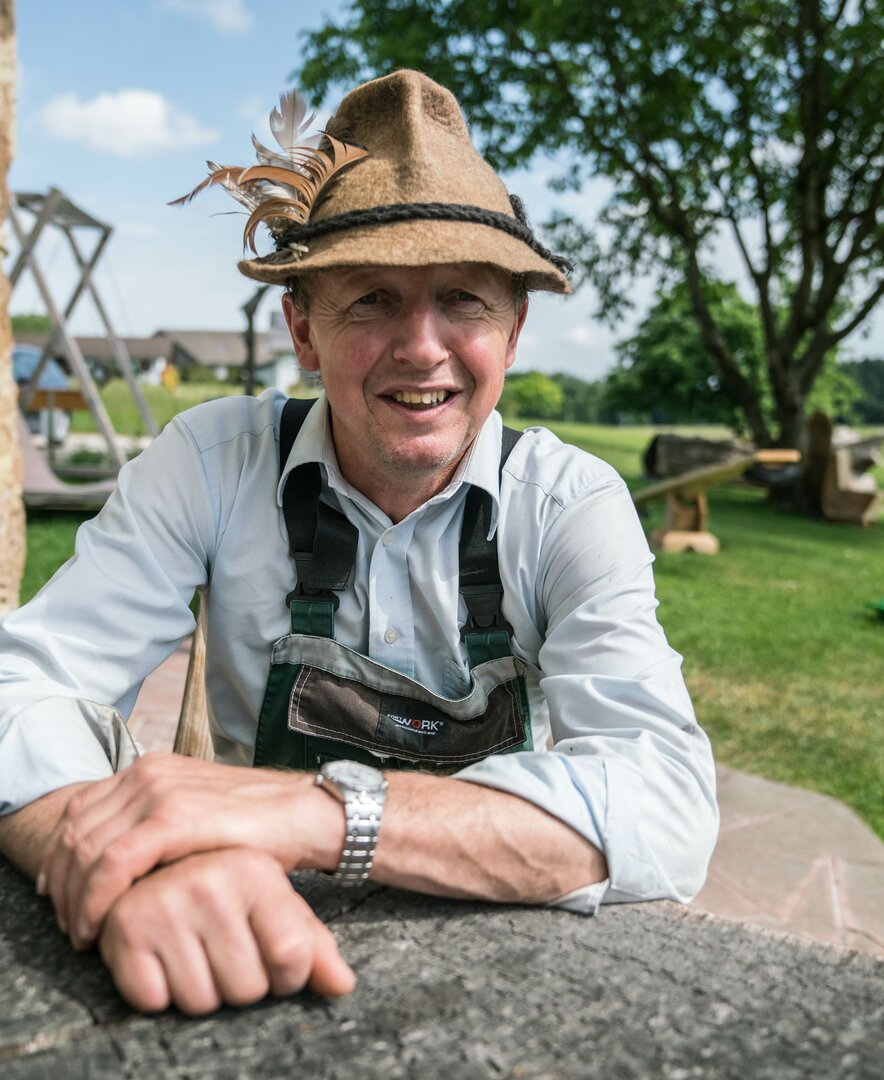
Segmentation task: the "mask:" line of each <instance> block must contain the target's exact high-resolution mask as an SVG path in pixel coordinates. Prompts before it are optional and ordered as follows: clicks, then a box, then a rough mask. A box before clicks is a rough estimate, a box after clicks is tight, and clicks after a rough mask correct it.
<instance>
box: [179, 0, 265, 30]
mask: <svg viewBox="0 0 884 1080" xmlns="http://www.w3.org/2000/svg"><path fill="white" fill-rule="evenodd" d="M161 7H164V8H168V9H169V10H170V11H178V12H180V13H181V14H182V15H190V16H191V18H194V19H200V20H201V21H203V22H207V23H209V24H210V25H211V26H213V27H214V28H215V29H216V30H221V31H223V32H224V33H227V34H236V33H239V32H241V31H243V30H248V29H249V27H250V26H251V25H252V23H253V22H254V16H253V15H252V13H251V11H249V9H248V8H247V7H246V6H245V4H244V3H243V0H162V3H161Z"/></svg>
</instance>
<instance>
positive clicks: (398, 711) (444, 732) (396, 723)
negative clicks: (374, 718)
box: [377, 697, 452, 754]
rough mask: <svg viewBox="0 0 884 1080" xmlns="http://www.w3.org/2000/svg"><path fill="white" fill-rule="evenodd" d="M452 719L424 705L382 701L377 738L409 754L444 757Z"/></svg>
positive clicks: (400, 699)
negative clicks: (418, 751) (421, 752)
mask: <svg viewBox="0 0 884 1080" xmlns="http://www.w3.org/2000/svg"><path fill="white" fill-rule="evenodd" d="M451 723H452V721H451V718H450V717H448V716H446V715H445V713H443V712H440V711H439V710H438V709H434V708H433V706H432V705H427V704H425V703H424V702H422V701H413V700H411V699H410V698H404V697H382V698H381V704H380V710H379V716H378V730H377V734H378V738H379V739H382V740H383V741H384V742H388V743H393V744H394V745H396V746H401V747H402V748H403V749H408V750H422V751H424V752H425V753H428V754H440V753H445V752H446V751H447V749H448V743H449V740H450V738H451Z"/></svg>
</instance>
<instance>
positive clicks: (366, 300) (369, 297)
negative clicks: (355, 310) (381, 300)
mask: <svg viewBox="0 0 884 1080" xmlns="http://www.w3.org/2000/svg"><path fill="white" fill-rule="evenodd" d="M377 302H378V294H377V293H376V292H369V293H366V294H365V296H360V297H359V299H358V300H357V301H356V303H357V304H366V305H367V304H376V303H377Z"/></svg>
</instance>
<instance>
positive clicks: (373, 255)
mask: <svg viewBox="0 0 884 1080" xmlns="http://www.w3.org/2000/svg"><path fill="white" fill-rule="evenodd" d="M302 120H303V113H302V111H299V108H298V107H297V106H296V104H295V103H294V102H293V99H286V100H284V101H283V102H282V103H281V109H280V110H279V111H278V112H275V113H274V118H273V121H274V122H273V126H274V131H275V133H276V134H277V138H278V141H279V142H280V145H281V148H282V154H279V153H277V152H275V151H274V152H270V151H266V150H265V149H264V148H259V158H260V161H261V165H260V166H259V167H258V168H257V169H254V170H246V171H242V170H234V169H217V168H216V169H214V171H213V173H212V177H211V179H212V180H214V181H217V182H220V183H222V184H224V186H226V187H228V189H229V190H232V193H233V194H235V195H236V196H237V197H238V198H240V199H241V201H244V202H245V203H246V204H247V206H248V207H249V210H250V211H251V216H250V220H249V224H248V225H247V235H248V236H251V235H252V233H253V226H255V225H256V224H257V223H259V222H260V221H266V222H267V223H268V224H269V225H270V228H271V232H272V233H273V235H274V239H275V241H276V246H277V250H276V251H275V252H274V253H273V254H272V255H269V256H265V257H263V258H254V259H251V260H247V261H245V262H243V263H242V264H241V269H242V270H243V271H244V272H245V273H246V274H248V275H249V276H251V277H253V278H256V279H257V280H261V281H267V282H278V283H283V284H286V285H287V291H286V296H285V298H284V300H283V307H284V311H285V314H286V318H287V320H288V324H289V327H290V330H291V334H292V339H293V341H294V345H295V349H296V351H297V354H298V358H299V362H300V364H301V366H302V367H303V368H304V369H305V370H307V371H311V372H318V373H319V374H321V376H322V381H323V386H324V394H323V396H322V397H321V398H320V400H319V402H318V403H317V404H316V405H315V406H314V407H313V408H312V409H310V410H309V412H308V413H307V414H306V415H304V414H303V412H302V413H301V414H300V415H298V416H296V417H293V416H292V415H291V406H289V408H288V411H286V413H285V415H283V413H284V410H283V405H284V401H283V398H282V396H281V395H279V394H276V393H274V392H268V393H265V394H263V395H261V397H260V398H258V399H256V400H255V399H245V398H243V399H235V400H233V399H228V400H226V401H221V402H213V403H209V404H208V405H206V406H202V407H200V408H198V409H196V410H192V411H191V412H189V413H187V414H184V415H183V416H182V417H180V418H179V419H178V420H177V421H175V422H174V423H173V424H171V425H169V427H168V428H167V429H166V431H165V432H164V433H163V435H162V436H161V437H160V438H159V439H157V440H156V441H155V442H154V444H153V445H152V446H151V447H150V448H149V449H148V450H147V451H145V453H144V454H143V455H141V457H140V458H139V459H137V460H136V461H135V462H133V463H132V464H131V465H130V466H128V467H127V469H125V470H123V472H122V473H121V475H120V483H119V490H118V492H117V493H116V494H115V496H114V497H113V498H112V499H111V500H110V501H109V502H108V504H107V506H106V507H105V509H104V510H103V512H102V513H101V514H100V515H99V516H98V518H97V519H95V521H93V522H90V523H88V524H87V525H85V526H84V527H83V528H82V529H81V531H80V534H79V536H78V541H77V552H76V555H75V557H74V559H73V560H72V561H71V562H70V563H68V564H67V566H66V567H64V568H63V569H62V570H61V571H60V572H59V574H58V575H57V576H56V578H55V579H53V581H52V582H51V583H50V584H49V585H48V586H47V587H46V589H44V590H43V591H42V592H41V593H40V594H39V596H38V597H36V598H35V599H34V600H33V601H32V602H31V603H30V604H29V605H27V606H26V607H25V608H24V609H22V610H21V611H19V612H17V613H15V614H13V615H12V616H10V617H9V618H8V619H7V620H6V623H5V625H4V629H3V637H2V641H0V644H2V646H3V649H4V651H5V652H6V654H7V655H6V658H5V659H4V662H3V666H2V672H0V679H2V681H0V809H2V811H3V813H4V814H5V815H6V816H5V817H3V818H0V844H2V847H3V850H4V851H5V852H6V853H7V854H8V855H9V856H10V857H11V858H13V859H14V860H15V861H16V862H17V863H18V864H19V865H20V866H21V867H22V868H23V869H24V870H25V871H26V872H28V873H30V874H33V875H34V876H36V877H37V888H38V891H40V892H44V893H48V894H49V895H50V896H51V898H52V901H53V904H54V906H55V910H56V914H57V918H58V921H59V925H60V926H61V929H62V930H63V931H64V932H65V933H67V934H69V935H70V937H71V940H72V942H73V944H74V946H75V947H77V948H86V947H88V946H90V945H91V944H92V943H93V942H95V941H97V942H98V945H99V948H100V950H101V953H102V956H103V957H104V959H105V961H106V963H107V964H108V966H109V968H110V969H111V972H112V973H113V976H114V979H115V981H116V983H117V986H118V987H119V989H120V991H121V993H122V994H123V995H124V996H125V997H126V998H127V999H128V1000H129V1001H130V1002H131V1003H132V1004H133V1005H135V1006H136V1007H137V1008H140V1009H144V1010H148V1011H150V1010H158V1009H163V1008H165V1007H166V1006H168V1005H169V1004H170V1003H174V1004H175V1005H177V1006H178V1007H179V1008H180V1009H182V1010H184V1011H185V1012H188V1013H193V1014H200V1013H205V1012H208V1011H210V1010H212V1009H214V1008H216V1007H217V1006H218V1005H219V1004H221V1003H222V1002H227V1003H231V1004H240V1003H246V1002H250V1001H255V1000H257V999H259V998H261V997H262V996H264V995H265V994H266V993H267V992H268V991H272V992H273V993H276V994H286V993H292V992H294V991H296V990H298V989H300V988H301V987H302V986H304V985H309V986H310V987H311V988H313V989H314V990H316V991H318V992H321V993H327V994H341V993H346V992H348V991H349V990H350V989H351V988H352V985H353V980H354V977H353V973H352V972H351V971H350V969H349V967H348V966H347V964H346V962H345V961H344V960H343V959H342V958H341V956H340V955H339V954H338V952H337V949H336V946H335V944H334V940H333V938H332V936H331V934H330V933H329V932H328V930H327V929H326V928H325V927H324V926H323V925H322V924H321V923H320V922H319V921H318V920H317V919H316V918H315V916H314V915H313V914H312V912H311V911H310V910H309V909H308V908H307V907H306V905H305V904H304V903H303V902H302V901H301V900H300V898H299V897H298V895H297V894H296V893H294V891H293V890H292V889H291V887H290V886H289V883H288V881H287V878H286V873H287V872H289V871H291V870H293V869H295V868H314V869H320V870H326V871H330V872H335V874H336V878H337V880H339V881H340V882H341V883H342V885H345V884H347V883H348V882H351V881H360V880H364V879H365V878H366V877H367V876H368V875H369V873H370V876H371V878H372V879H373V880H375V881H378V882H381V883H385V884H392V885H396V886H400V887H404V888H409V889H416V890H420V891H424V892H429V893H434V894H439V895H447V896H455V897H475V898H482V899H487V900H494V901H502V902H506V901H518V902H523V903H537V904H543V903H556V904H558V905H560V906H563V907H568V908H571V909H572V910H576V911H582V912H584V913H589V914H591V913H593V912H594V911H595V910H596V908H597V906H598V904H599V903H600V902H603V901H617V900H631V899H651V898H654V897H662V896H669V897H673V898H676V899H681V900H687V899H689V898H690V897H691V896H692V895H693V894H694V893H695V892H696V891H697V890H698V889H699V887H700V885H701V884H702V880H703V876H704V873H705V867H706V863H707V861H708V858H709V855H710V852H711V848H712V846H713V843H714V838H715V834H716V829H717V810H716V807H715V797H714V774H713V768H712V760H711V754H710V750H709V745H708V741H707V740H706V738H705V736H704V735H703V733H702V732H701V731H700V729H699V728H698V727H697V725H696V723H695V721H694V718H693V713H692V710H691V706H690V702H689V700H688V697H687V694H686V691H685V688H684V684H683V681H682V679H681V674H680V658H679V657H678V656H677V654H675V653H673V652H672V650H671V649H670V648H669V647H668V645H667V644H666V641H665V638H664V637H663V634H662V631H661V630H660V628H659V626H658V625H657V622H656V619H655V617H654V609H655V606H656V603H655V600H654V595H653V580H652V576H651V572H650V561H651V560H650V555H649V553H648V550H647V545H646V543H645V540H644V537H643V534H642V531H641V529H640V527H639V524H638V522H637V519H636V517H635V514H634V512H633V509H632V504H631V501H630V499H629V496H628V493H627V492H626V490H625V487H624V485H623V483H622V481H621V480H620V479H619V477H617V476H616V474H615V473H614V472H613V471H612V470H611V469H610V468H609V467H608V466H606V465H605V464H604V463H602V462H600V461H598V460H597V459H595V458H592V457H590V456H589V455H586V454H583V453H582V452H580V451H577V450H575V449H574V448H572V447H567V446H563V445H562V444H561V443H560V442H559V441H558V440H557V439H555V438H554V437H553V436H552V435H550V434H549V433H548V432H545V431H542V430H537V431H532V432H528V433H525V434H524V435H522V437H521V438H519V439H518V440H517V441H515V442H514V440H513V438H512V436H511V435H507V434H504V435H503V440H502V433H501V423H500V419H499V416H498V415H497V414H496V413H495V412H494V411H493V410H494V406H495V404H496V402H497V400H498V397H499V395H500V392H501V389H502V386H503V378H504V373H505V371H506V369H507V368H509V367H510V365H511V364H512V363H513V362H514V360H515V356H516V347H517V343H518V339H519V334H520V332H521V329H522V326H523V324H524V321H525V316H526V312H527V302H526V299H525V290H526V288H527V289H536V288H542V289H549V290H553V291H558V292H565V291H567V289H568V286H567V281H566V279H565V277H564V276H563V274H562V270H561V261H560V260H556V259H555V257H553V256H552V255H551V254H550V253H549V252H547V251H546V250H545V249H544V248H542V247H541V245H540V244H539V243H538V242H537V241H536V239H535V238H534V237H533V235H532V233H531V231H530V229H529V228H528V226H527V223H526V222H525V220H524V216H523V215H522V214H521V210H520V207H519V204H518V203H517V202H515V201H512V202H511V200H510V198H509V196H508V195H507V193H506V191H505V189H504V187H503V185H502V184H501V182H500V180H499V179H498V178H497V177H496V176H495V174H494V173H493V171H492V170H491V169H490V167H489V166H488V165H487V164H486V163H485V162H484V161H482V159H481V158H480V157H479V155H478V154H477V153H476V151H475V150H474V148H473V147H472V145H471V144H470V142H469V137H468V134H467V131H466V128H465V126H464V124H463V120H462V117H461V114H460V111H459V108H458V106H457V102H456V101H455V100H454V98H453V97H452V96H451V95H450V94H449V93H448V92H447V91H446V90H444V89H443V88H441V87H439V86H437V85H436V84H435V83H432V82H431V81H430V80H429V79H427V78H426V77H424V76H422V75H420V74H418V73H415V72H405V71H404V72H397V73H396V74H394V75H391V76H388V77H387V78H385V79H380V80H376V81H374V82H371V83H368V84H366V85H364V86H361V87H359V88H357V89H356V90H354V91H353V92H352V93H351V94H349V95H348V96H347V97H346V98H345V99H344V101H343V102H342V104H341V106H340V108H339V110H338V112H337V114H336V116H335V117H334V118H333V120H332V121H331V123H330V124H329V129H328V133H327V136H326V140H325V141H324V142H323V143H322V144H321V145H320V146H319V148H318V149H317V148H315V146H314V148H313V149H311V148H304V147H303V146H295V145H293V144H295V143H296V135H297V134H298V133H299V132H300V130H301V129H302V128H303V126H304V125H303V124H302ZM280 440H281V445H282V448H281V449H280V448H279V442H280ZM195 588H201V589H203V592H204V602H207V604H208V623H207V669H206V681H207V691H208V698H209V703H210V713H211V727H212V737H213V743H214V748H215V755H216V761H215V763H204V762H195V761H190V760H187V759H182V758H175V757H173V756H171V755H148V756H146V757H141V758H140V759H138V758H137V749H136V748H134V746H132V744H131V740H130V739H129V737H128V734H127V732H126V729H125V725H124V724H123V722H122V719H121V715H127V714H128V712H129V710H130V709H131V706H132V704H133V702H134V700H135V697H136V695H137V692H138V689H139V687H140V683H141V680H142V679H143V678H144V676H145V674H147V672H149V671H150V670H151V669H152V668H153V667H155V666H156V665H157V664H158V663H159V662H160V661H161V660H162V658H163V657H164V656H165V655H167V654H168V653H169V652H170V651H171V650H172V649H173V648H174V647H175V644H176V643H177V642H178V641H179V640H181V638H183V637H184V636H185V635H186V634H187V633H189V632H190V631H191V630H192V628H193V618H192V616H191V614H190V611H189V607H188V605H189V601H190V599H191V596H192V594H193V591H194V589H195ZM268 662H269V664H270V669H269V676H268ZM549 746H552V749H551V750H550V749H548V747H549ZM348 762H349V764H348ZM234 766H237V767H234ZM251 766H273V768H261V767H251ZM452 774H453V775H452Z"/></svg>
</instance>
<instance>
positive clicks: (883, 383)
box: [835, 357, 884, 424]
mask: <svg viewBox="0 0 884 1080" xmlns="http://www.w3.org/2000/svg"><path fill="white" fill-rule="evenodd" d="M838 368H839V371H840V372H841V373H842V374H843V375H845V376H846V377H847V378H849V379H851V380H852V381H853V383H854V384H855V385H856V386H857V388H858V391H859V393H858V400H857V401H856V402H855V403H854V405H853V408H852V410H851V411H852V412H853V415H854V417H855V418H856V420H857V421H858V422H859V423H861V424H884V360H882V359H873V358H872V357H867V358H866V359H865V360H850V361H847V362H845V363H843V364H839V365H838ZM835 415H836V416H838V417H839V419H840V418H843V414H839V413H837V412H836V414H835Z"/></svg>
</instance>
